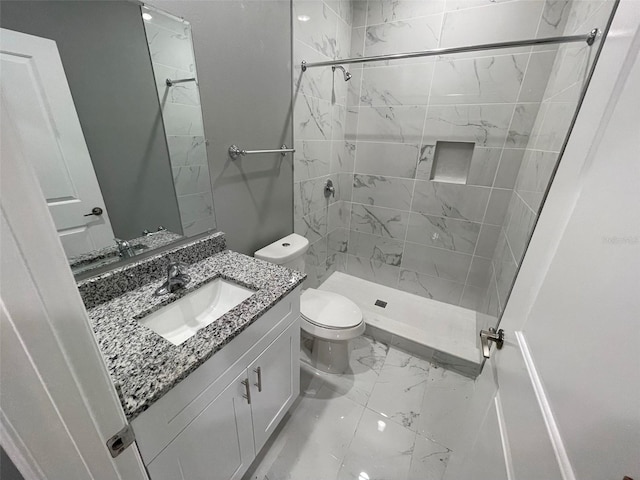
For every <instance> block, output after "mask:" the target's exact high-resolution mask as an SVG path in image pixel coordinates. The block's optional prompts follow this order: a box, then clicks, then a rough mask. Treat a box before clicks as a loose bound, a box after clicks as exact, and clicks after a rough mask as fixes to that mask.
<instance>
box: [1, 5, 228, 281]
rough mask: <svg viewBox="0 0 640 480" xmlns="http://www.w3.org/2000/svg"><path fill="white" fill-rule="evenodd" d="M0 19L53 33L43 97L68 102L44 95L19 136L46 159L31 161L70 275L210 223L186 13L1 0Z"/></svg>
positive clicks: (16, 82)
mask: <svg viewBox="0 0 640 480" xmlns="http://www.w3.org/2000/svg"><path fill="white" fill-rule="evenodd" d="M0 26H1V27H2V28H3V29H7V30H12V31H14V32H21V33H23V34H28V35H32V36H36V37H40V38H44V39H50V40H54V41H55V42H56V46H57V50H58V52H59V55H60V60H61V64H62V68H63V70H62V69H59V72H57V71H56V69H55V65H53V66H51V69H52V70H47V69H45V67H42V66H41V65H38V69H39V70H38V73H39V74H40V79H41V82H42V85H43V86H44V88H43V89H42V90H43V91H42V92H41V97H42V100H43V102H42V103H43V104H45V105H47V104H48V102H49V99H50V98H56V99H57V98H62V97H64V94H65V88H66V92H67V93H66V95H67V97H64V98H68V97H69V92H70V99H69V101H67V102H66V103H65V102H61V104H60V105H59V106H56V105H54V104H52V105H48V108H49V111H48V112H47V113H48V115H45V116H44V117H50V118H44V119H41V120H40V121H41V123H42V125H40V126H41V127H42V128H39V129H36V128H33V127H34V125H32V124H29V123H28V122H27V124H26V127H27V128H23V129H22V131H21V132H19V135H20V136H21V137H22V138H21V140H22V143H23V145H25V146H26V147H25V154H26V155H27V157H29V158H34V157H37V158H39V159H40V160H38V161H34V162H33V163H34V166H35V168H36V173H37V174H38V177H39V180H40V183H41V186H42V189H43V191H44V193H45V197H46V198H47V203H48V204H49V208H50V211H51V213H52V217H53V219H54V223H56V227H57V229H58V232H59V235H60V238H61V241H62V244H63V247H64V249H65V252H66V254H67V256H68V257H69V260H70V265H71V267H72V270H73V271H74V274H76V275H80V276H82V277H85V276H88V275H90V274H91V272H93V273H96V272H101V271H104V270H105V269H108V268H112V267H113V266H114V265H116V264H117V263H118V262H120V261H122V260H128V259H129V258H131V257H133V256H136V255H140V254H143V253H147V252H150V251H152V250H154V249H157V248H160V247H163V246H165V245H167V244H170V243H173V242H176V241H178V240H180V239H183V238H185V237H191V236H195V235H199V234H202V233H204V232H208V231H211V230H214V229H215V227H216V223H215V214H214V208H213V193H212V188H211V180H210V176H209V166H208V163H207V147H206V139H205V138H206V137H205V133H204V125H203V118H202V110H201V106H200V94H199V90H198V75H197V71H196V63H195V54H194V50H193V44H192V35H191V26H190V24H189V22H188V21H186V20H184V19H181V18H178V17H175V16H173V15H171V14H169V13H167V12H164V11H162V10H159V9H157V8H154V7H152V6H149V5H140V4H136V3H133V2H130V1H126V0H109V1H99V0H98V1H92V2H86V1H68V0H52V1H47V2H41V1H28V0H26V1H3V2H2V17H1V18H0ZM25 38H27V37H24V36H23V37H18V47H19V48H21V45H23V42H24V41H25ZM4 63H5V62H4V61H3V67H5V65H4ZM58 63H60V62H58ZM16 68H17V67H16ZM40 68H42V70H40ZM47 68H49V67H47ZM11 71H12V70H11V69H10V68H3V72H6V73H3V74H2V76H3V78H2V80H3V84H5V87H6V91H7V92H8V93H7V94H6V95H5V97H6V98H8V100H7V103H8V104H9V107H10V108H12V109H15V113H16V115H18V114H19V115H21V116H20V120H21V122H20V125H25V122H23V121H22V120H23V119H24V118H25V112H24V111H23V110H24V109H25V108H27V107H25V106H24V102H19V101H18V100H17V98H18V97H19V92H20V91H22V90H24V82H21V81H20V71H19V70H18V69H16V73H15V75H13V76H12V77H11V76H8V75H9V74H10V73H11ZM12 82H13V83H12ZM65 84H68V87H65ZM3 88H4V87H3ZM12 88H14V90H12ZM36 90H37V88H36ZM34 92H35V90H34ZM4 93H5V90H3V94H4ZM34 95H40V93H34ZM12 99H13V100H12ZM34 108H35V107H34ZM20 109H22V110H20ZM70 109H71V110H70ZM44 110H45V109H43V111H44ZM74 112H75V115H77V121H75V123H74V121H69V118H70V117H73V116H74ZM12 113H14V112H12ZM27 113H30V114H33V118H35V117H36V116H37V115H35V114H37V113H38V112H37V111H35V110H34V111H33V112H27ZM41 117H42V115H41ZM63 120H64V121H63ZM48 122H49V124H48ZM76 124H77V125H76ZM60 125H64V128H59V126H60ZM74 125H75V129H74ZM42 132H44V133H42ZM47 133H49V134H50V135H49V137H47ZM41 134H42V138H40V136H39V135H41ZM118 240H119V241H118ZM117 241H118V242H117ZM116 242H117V243H116ZM93 269H99V270H95V271H94V270H93Z"/></svg>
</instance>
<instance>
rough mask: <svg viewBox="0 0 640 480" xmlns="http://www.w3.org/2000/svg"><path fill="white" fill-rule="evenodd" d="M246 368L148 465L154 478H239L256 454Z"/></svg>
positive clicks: (212, 479)
mask: <svg viewBox="0 0 640 480" xmlns="http://www.w3.org/2000/svg"><path fill="white" fill-rule="evenodd" d="M243 380H246V372H243V373H242V374H241V375H239V376H238V377H237V378H236V379H235V380H234V381H233V382H231V384H230V385H229V386H228V387H227V388H226V389H225V390H224V391H223V392H222V393H221V394H220V395H219V396H218V397H216V398H215V399H214V400H213V401H212V402H211V403H210V404H209V405H207V407H206V408H205V409H204V410H203V411H202V413H200V415H198V416H197V417H196V418H194V419H193V421H192V422H191V423H190V424H189V425H188V426H187V427H186V428H185V429H184V430H183V431H182V432H181V433H180V435H178V436H177V437H176V438H175V439H174V440H173V441H172V442H171V443H170V444H169V445H168V446H167V448H165V449H164V450H163V451H162V452H161V453H160V454H159V455H158V456H157V457H156V458H155V459H154V460H153V461H152V462H151V463H150V464H149V466H148V470H149V474H150V476H151V478H152V479H153V480H180V479H188V480H229V479H239V478H240V477H241V476H242V474H243V473H244V472H245V471H246V470H247V468H248V467H249V465H250V464H251V462H252V461H253V459H254V457H255V452H254V449H253V438H252V426H251V406H250V405H249V403H248V402H247V400H246V399H245V398H244V397H243V394H245V385H244V384H243V383H242V381H243Z"/></svg>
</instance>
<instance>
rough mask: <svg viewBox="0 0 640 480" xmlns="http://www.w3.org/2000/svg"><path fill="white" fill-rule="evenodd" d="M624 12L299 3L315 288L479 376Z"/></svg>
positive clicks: (301, 119)
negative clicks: (489, 332) (604, 49)
mask: <svg viewBox="0 0 640 480" xmlns="http://www.w3.org/2000/svg"><path fill="white" fill-rule="evenodd" d="M614 7H615V2H614V1H613V0H601V1H595V2H580V1H571V0H567V1H561V2H557V1H551V0H546V1H545V0H540V1H530V2H496V3H494V2H491V1H489V0H487V1H484V0H476V1H460V0H446V1H436V2H417V1H401V2H397V1H390V0H369V1H351V2H348V1H342V2H304V1H298V0H294V1H293V8H294V13H295V14H294V18H305V19H306V20H305V21H304V22H302V21H300V22H296V23H295V25H294V66H295V67H296V68H294V87H295V92H294V93H295V95H294V102H295V104H294V139H295V144H296V145H295V148H296V155H295V158H294V228H295V231H296V232H297V233H300V234H302V235H305V236H306V237H307V238H308V239H309V241H310V243H311V247H310V249H309V253H308V254H307V259H306V263H307V273H308V275H309V278H308V280H307V282H308V285H309V286H318V285H319V286H320V288H326V289H329V290H331V289H333V290H336V291H339V293H342V294H344V295H346V296H351V297H352V300H354V301H356V303H358V304H359V305H360V306H361V307H362V309H363V312H364V315H365V320H366V321H367V323H368V325H369V332H370V333H371V334H372V335H374V336H376V337H378V338H380V339H382V340H385V341H387V342H391V343H394V344H396V345H400V346H402V347H403V348H406V349H409V350H411V351H413V352H414V353H418V354H422V355H423V356H425V357H429V358H430V359H433V360H434V361H436V362H439V363H441V364H445V365H447V366H449V367H451V368H455V369H457V370H459V371H462V372H464V373H466V374H469V375H474V374H475V373H477V372H478V371H479V365H480V363H481V359H482V356H481V353H480V349H479V336H478V332H479V330H480V329H486V328H488V327H495V326H496V325H497V323H498V319H499V317H500V315H501V313H502V311H503V310H504V307H505V304H506V301H507V298H508V295H509V292H510V289H511V286H512V284H513V281H514V279H515V276H516V273H517V270H518V268H519V265H520V263H521V260H522V257H523V255H524V251H525V249H526V245H527V243H528V241H529V238H530V236H531V234H532V231H533V227H534V225H535V222H536V220H537V216H538V213H539V211H540V209H541V207H542V203H543V199H544V196H545V194H546V191H547V188H548V186H549V185H550V182H551V179H552V176H553V173H554V171H555V168H556V165H557V162H558V159H559V157H560V154H561V152H562V149H563V145H564V142H565V138H566V137H567V134H568V132H569V130H570V127H571V124H572V121H573V118H574V115H575V113H576V112H577V109H578V107H579V104H580V99H581V96H582V94H583V91H584V88H585V87H586V85H587V82H588V78H589V73H590V71H591V68H592V66H593V64H594V62H595V59H596V57H597V51H598V49H599V48H600V46H601V44H602V40H603V38H604V32H606V28H607V25H608V22H609V18H610V16H611V13H612V11H613V9H614ZM346 66H348V67H349V73H350V78H351V80H350V81H349V82H334V81H333V73H334V72H335V69H336V68H337V69H340V70H341V71H342V72H343V74H344V77H345V80H348V78H347V70H346V69H345V67H346ZM329 67H331V70H330V69H329ZM328 179H331V180H332V181H333V183H334V185H336V195H335V197H330V198H325V197H324V195H323V194H322V186H323V185H324V183H325V182H326V181H327V180H328ZM376 300H381V301H382V302H381V303H385V302H386V306H385V307H384V308H383V307H380V306H377V305H376Z"/></svg>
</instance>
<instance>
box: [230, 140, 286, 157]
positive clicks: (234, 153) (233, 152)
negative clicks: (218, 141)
mask: <svg viewBox="0 0 640 480" xmlns="http://www.w3.org/2000/svg"><path fill="white" fill-rule="evenodd" d="M295 151H296V149H295V148H289V147H287V145H285V144H284V143H283V144H282V146H281V147H280V148H279V149H277V150H244V149H242V148H240V147H238V146H237V145H231V146H230V147H229V156H230V157H231V158H232V159H233V160H235V159H236V158H238V157H240V156H242V157H244V156H245V155H254V154H256V153H279V154H280V155H282V156H283V157H284V156H285V154H287V153H295Z"/></svg>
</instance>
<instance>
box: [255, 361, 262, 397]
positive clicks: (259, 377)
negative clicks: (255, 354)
mask: <svg viewBox="0 0 640 480" xmlns="http://www.w3.org/2000/svg"><path fill="white" fill-rule="evenodd" d="M254 372H256V373H257V374H258V383H254V385H255V386H256V387H258V392H261V391H262V368H260V367H258V368H256V369H255V370H254Z"/></svg>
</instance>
